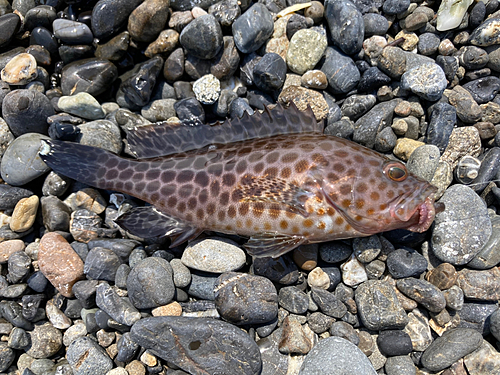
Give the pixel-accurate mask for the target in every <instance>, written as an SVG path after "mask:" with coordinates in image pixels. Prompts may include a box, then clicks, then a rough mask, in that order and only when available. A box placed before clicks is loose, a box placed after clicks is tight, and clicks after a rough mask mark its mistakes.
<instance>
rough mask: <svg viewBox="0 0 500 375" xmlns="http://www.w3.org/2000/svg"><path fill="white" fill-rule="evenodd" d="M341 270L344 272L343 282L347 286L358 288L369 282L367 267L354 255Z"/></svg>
mask: <svg viewBox="0 0 500 375" xmlns="http://www.w3.org/2000/svg"><path fill="white" fill-rule="evenodd" d="M340 268H341V270H342V281H343V282H344V284H346V285H349V286H356V285H359V284H361V283H363V282H365V281H366V280H368V275H367V274H366V269H365V266H364V265H363V263H361V262H360V261H359V260H358V259H357V258H356V255H355V254H354V253H353V254H352V255H351V259H349V260H348V261H347V262H345V263H343V264H342V266H341V267H340Z"/></svg>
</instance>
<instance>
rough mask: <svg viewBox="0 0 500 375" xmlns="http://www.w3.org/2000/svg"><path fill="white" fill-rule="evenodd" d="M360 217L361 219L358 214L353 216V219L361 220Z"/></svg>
mask: <svg viewBox="0 0 500 375" xmlns="http://www.w3.org/2000/svg"><path fill="white" fill-rule="evenodd" d="M361 219H363V218H362V217H361V216H359V215H356V216H354V220H356V221H361Z"/></svg>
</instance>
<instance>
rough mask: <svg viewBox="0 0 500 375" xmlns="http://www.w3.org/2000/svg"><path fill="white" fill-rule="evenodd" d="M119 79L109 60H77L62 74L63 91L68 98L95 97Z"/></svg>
mask: <svg viewBox="0 0 500 375" xmlns="http://www.w3.org/2000/svg"><path fill="white" fill-rule="evenodd" d="M100 1H101V2H102V1H111V0H100ZM113 1H116V0H113ZM117 78H118V69H117V67H116V66H115V65H114V64H113V63H112V62H110V61H108V60H101V59H95V58H89V59H83V60H77V61H74V62H72V63H70V64H67V65H65V66H64V68H63V70H62V73H61V90H62V92H63V95H66V96H69V95H74V94H78V93H79V92H86V93H88V94H90V95H92V96H94V97H95V96H97V95H99V94H102V93H103V92H104V91H106V90H107V89H108V88H109V86H110V85H111V84H112V83H113V82H114V81H115V80H116V79H117Z"/></svg>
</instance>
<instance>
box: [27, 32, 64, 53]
mask: <svg viewBox="0 0 500 375" xmlns="http://www.w3.org/2000/svg"><path fill="white" fill-rule="evenodd" d="M30 44H31V45H40V46H44V47H45V48H46V49H47V50H48V51H49V52H50V54H51V55H54V54H57V49H58V47H59V44H58V43H57V39H56V37H55V36H54V35H52V32H50V31H49V30H47V29H46V28H45V27H41V26H38V27H35V28H34V29H33V30H32V31H31V35H30Z"/></svg>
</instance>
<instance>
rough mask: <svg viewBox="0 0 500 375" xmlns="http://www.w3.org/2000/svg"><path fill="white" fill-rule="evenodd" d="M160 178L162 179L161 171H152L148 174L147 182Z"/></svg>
mask: <svg viewBox="0 0 500 375" xmlns="http://www.w3.org/2000/svg"><path fill="white" fill-rule="evenodd" d="M158 177H160V170H159V169H150V170H149V171H147V172H146V179H147V180H156V179H157V178H158Z"/></svg>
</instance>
